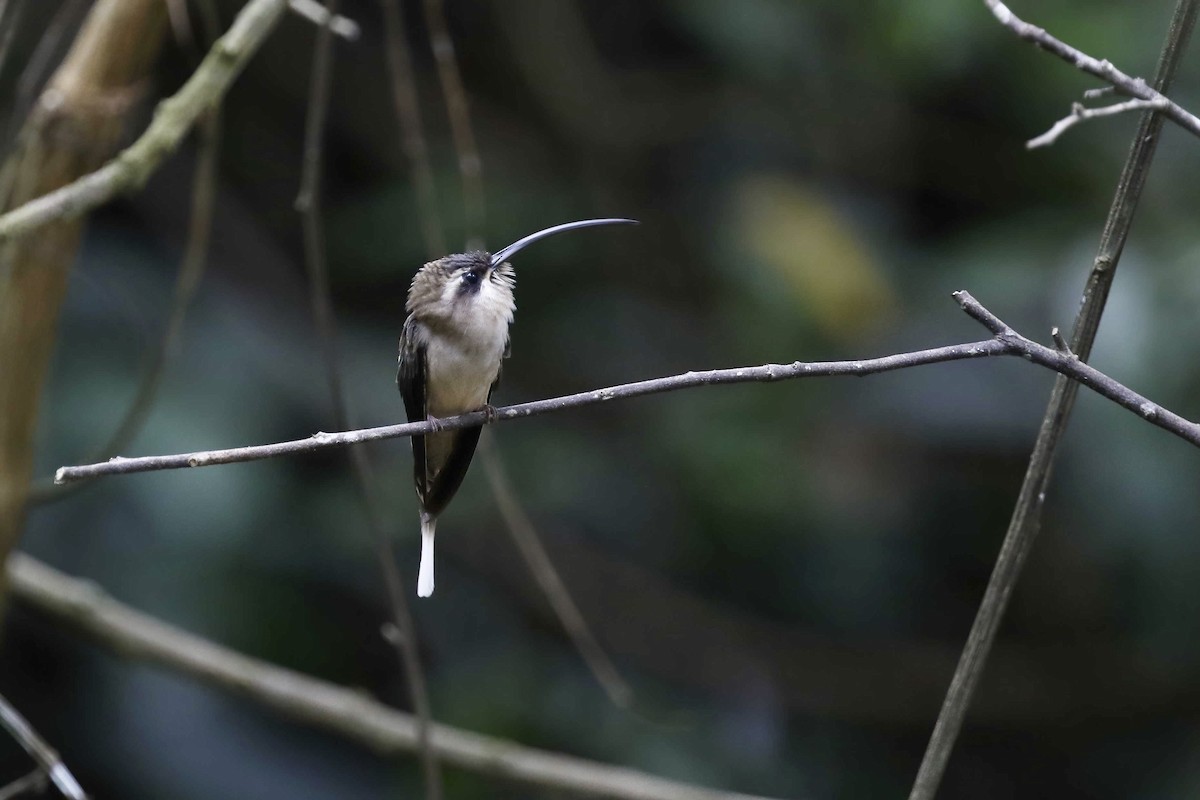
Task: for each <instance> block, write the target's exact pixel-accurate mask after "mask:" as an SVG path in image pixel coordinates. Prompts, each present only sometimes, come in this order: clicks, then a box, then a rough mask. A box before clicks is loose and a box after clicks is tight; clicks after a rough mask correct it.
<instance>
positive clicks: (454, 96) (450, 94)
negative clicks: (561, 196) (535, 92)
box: [425, 0, 484, 250]
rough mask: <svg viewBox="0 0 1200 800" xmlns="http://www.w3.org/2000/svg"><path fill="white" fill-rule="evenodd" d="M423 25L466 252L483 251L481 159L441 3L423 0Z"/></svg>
mask: <svg viewBox="0 0 1200 800" xmlns="http://www.w3.org/2000/svg"><path fill="white" fill-rule="evenodd" d="M425 26H426V27H427V28H428V29H429V46H430V47H431V48H433V58H434V61H436V62H437V70H438V81H439V82H440V83H441V86H442V96H443V97H445V100H446V113H447V115H448V116H449V118H450V133H451V135H452V136H453V137H454V151H455V153H457V155H458V171H459V174H460V175H461V176H462V187H463V206H464V208H465V210H466V219H465V220H464V224H465V225H466V232H467V235H466V239H467V242H466V249H467V250H481V249H483V246H484V244H483V227H484V210H483V160H482V159H481V158H480V157H479V147H478V146H477V145H476V144H475V133H474V131H472V130H471V112H470V109H469V108H468V107H467V91H466V89H464V88H463V82H462V76H461V75H460V74H459V70H458V59H457V57H456V55H455V52H454V39H453V38H451V36H450V27H449V25H447V24H446V7H445V4H444V2H443V0H425Z"/></svg>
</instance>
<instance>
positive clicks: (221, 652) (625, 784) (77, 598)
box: [8, 553, 767, 800]
mask: <svg viewBox="0 0 1200 800" xmlns="http://www.w3.org/2000/svg"><path fill="white" fill-rule="evenodd" d="M8 574H9V577H10V580H11V584H12V592H13V595H14V596H15V597H16V598H17V599H18V600H19V601H21V602H24V603H26V604H28V605H30V606H32V607H34V608H37V609H38V610H40V611H41V612H43V613H45V614H48V615H49V616H51V617H53V618H54V619H55V620H57V621H58V622H60V623H62V624H64V625H66V626H68V627H70V628H72V629H74V630H76V631H79V632H81V633H83V634H86V635H87V636H89V637H90V638H92V639H93V640H95V641H96V642H97V643H98V644H100V645H101V646H102V647H105V648H107V649H109V650H111V651H113V652H115V653H116V654H117V655H119V656H121V657H123V658H127V659H133V660H139V661H146V662H149V663H152V664H157V665H159V666H161V667H164V668H166V669H170V670H174V671H176V672H180V673H182V674H184V675H188V676H190V677H192V678H195V679H197V680H199V681H202V682H204V683H207V684H209V685H212V686H217V687H219V688H222V689H225V690H228V691H231V692H234V693H236V694H239V695H241V696H243V697H245V698H247V699H249V700H253V701H255V702H257V703H260V704H261V705H264V706H267V707H269V708H272V709H274V710H276V711H278V712H280V713H281V714H283V715H285V716H288V717H290V718H292V719H295V720H298V721H300V722H303V723H307V724H309V725H313V726H316V727H319V728H322V729H324V730H328V731H332V732H334V733H337V734H340V735H342V736H345V737H347V738H348V739H351V740H353V741H356V742H358V743H360V744H363V745H365V746H367V747H370V748H372V749H374V750H375V751H377V752H379V753H380V754H382V755H385V756H390V755H395V754H398V753H415V752H416V751H417V748H418V744H417V735H416V725H415V721H414V719H413V717H412V716H410V715H408V714H404V713H402V712H400V711H395V710H393V709H390V708H388V707H387V706H384V705H382V704H380V703H377V702H375V701H374V700H372V699H371V698H369V697H367V696H366V695H364V694H363V692H361V691H359V690H355V689H349V688H345V687H341V686H337V685H335V684H331V683H328V682H326V681H321V680H318V679H316V678H312V677H309V676H307V675H303V674H301V673H298V672H294V671H292V670H289V669H285V668H283V667H279V666H276V665H275V664H271V663H269V662H265V661H260V660H259V659H255V658H251V657H249V656H246V655H243V654H242V653H239V652H237V651H234V650H230V649H228V648H226V647H222V646H221V645H219V644H216V643H215V642H211V641H209V640H207V639H203V638H201V637H199V636H196V635H194V634H191V633H187V632H186V631H183V630H180V629H179V628H176V627H173V626H171V625H168V624H166V623H165V622H162V621H160V620H157V619H155V618H153V617H150V616H148V615H146V614H143V613H141V612H139V611H136V610H134V609H132V608H129V607H128V606H125V605H123V604H121V603H119V602H117V601H116V600H114V599H113V598H112V597H110V596H109V595H107V594H105V593H104V592H103V591H101V590H100V589H99V588H97V587H96V586H95V585H93V584H90V583H88V582H86V581H81V580H78V579H75V578H70V577H68V576H66V575H63V574H62V573H60V572H58V571H57V570H54V569H51V568H50V567H48V566H46V565H45V564H42V563H40V562H38V561H36V560H35V559H33V558H31V557H29V556H27V555H24V554H22V553H15V554H13V555H12V556H11V557H10V558H9V561H8ZM433 747H434V749H436V750H437V752H438V754H439V755H440V756H441V757H442V759H443V760H444V761H445V762H446V763H447V764H452V765H454V766H456V767H459V768H460V769H464V770H469V771H471V772H476V773H479V774H481V775H488V776H492V777H495V778H498V779H500V780H505V781H517V782H520V783H525V784H529V785H533V786H538V787H542V788H545V789H549V790H558V791H562V792H572V793H575V794H579V795H587V796H593V797H603V798H615V800H767V799H766V798H762V797H754V796H751V795H745V794H738V793H736V792H722V791H716V790H712V789H704V788H700V787H697V786H690V785H688V784H684V783H677V782H675V781H670V780H665V779H663V778H657V777H654V776H652V775H647V774H646V773H643V772H638V771H636V770H632V769H626V768H623V767H614V766H609V765H607V764H599V763H597V762H595V761H588V760H586V759H582V758H576V757H574V756H566V755H560V754H558V753H551V752H548V751H545V750H536V749H534V748H531V747H525V746H523V745H519V744H516V743H513V742H510V741H506V740H504V739H498V738H494V737H490V736H484V735H481V734H477V733H471V732H469V731H464V730H461V729H458V728H452V727H450V726H448V725H435V726H434V728H433Z"/></svg>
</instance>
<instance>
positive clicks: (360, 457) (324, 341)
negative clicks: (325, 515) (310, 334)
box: [296, 0, 442, 800]
mask: <svg viewBox="0 0 1200 800" xmlns="http://www.w3.org/2000/svg"><path fill="white" fill-rule="evenodd" d="M338 2H339V0H329V2H328V3H327V6H326V9H327V11H328V12H329V16H328V17H327V19H326V21H325V24H323V25H321V26H320V28H319V29H318V32H317V43H316V53H315V56H314V58H313V69H312V88H311V92H310V95H309V103H308V118H307V120H306V122H305V131H304V169H303V174H302V177H301V187H300V194H299V196H298V197H297V198H296V208H297V210H298V211H299V212H300V216H301V222H302V224H303V227H304V252H305V260H306V261H307V262H308V272H309V290H310V299H311V302H312V307H313V315H314V316H315V317H316V320H317V328H318V331H319V334H320V339H321V351H322V356H323V359H324V361H325V373H326V376H327V380H328V382H329V393H330V399H331V401H332V403H333V409H334V417H335V422H336V424H337V427H338V428H339V429H342V430H346V429H349V428H350V427H351V425H350V414H349V411H348V409H347V405H346V398H345V392H344V390H343V381H342V371H341V364H340V363H339V361H338V355H337V321H336V319H335V317H334V313H333V302H332V298H331V292H330V288H329V270H328V265H327V264H326V262H325V252H326V251H325V231H324V227H323V225H322V220H321V206H320V193H321V157H322V151H323V149H324V128H325V123H326V119H327V117H328V111H329V96H330V83H331V79H332V75H333V36H332V31H331V29H330V22H331V21H332V20H333V18H334V15H335V14H336V12H337V6H338ZM350 460H351V464H352V467H353V469H354V476H355V480H356V482H357V485H358V489H359V492H360V494H361V496H362V502H363V507H364V509H365V511H366V515H367V524H368V527H370V529H371V532H372V534H373V537H374V540H375V544H376V548H377V551H378V557H379V565H380V568H381V569H382V571H383V579H384V584H385V587H386V590H387V595H388V604H389V607H390V611H391V616H392V620H393V623H394V625H395V627H396V630H397V632H398V634H399V636H398V637H388V639H389V641H392V642H393V644H394V645H395V646H396V648H397V650H398V654H399V656H400V660H401V662H402V663H403V665H404V668H405V672H406V674H407V677H408V688H409V695H410V698H411V702H412V705H413V711H414V712H415V716H416V728H417V740H418V746H419V747H420V751H421V764H422V768H423V770H424V774H425V796H426V798H427V800H440V798H441V796H442V786H441V775H440V771H439V767H438V761H437V757H436V756H435V754H434V751H433V746H432V743H431V741H430V729H431V725H432V714H431V712H430V707H429V695H428V692H427V691H426V687H425V673H424V671H423V669H422V667H421V659H420V654H419V653H418V652H417V637H416V625H415V624H414V623H413V618H412V613H411V610H410V609H409V606H408V599H407V598H408V595H407V593H406V592H405V591H404V584H403V580H402V579H401V576H400V571H399V570H398V569H397V568H396V561H395V557H394V554H393V553H392V549H391V546H390V544H389V542H388V536H387V532H386V530H385V528H384V525H383V520H382V515H381V514H380V512H379V507H378V504H377V502H376V494H375V491H374V477H373V474H372V471H371V465H370V462H369V460H368V459H367V454H366V451H365V450H364V449H363V448H362V447H352V448H350ZM397 638H398V641H397Z"/></svg>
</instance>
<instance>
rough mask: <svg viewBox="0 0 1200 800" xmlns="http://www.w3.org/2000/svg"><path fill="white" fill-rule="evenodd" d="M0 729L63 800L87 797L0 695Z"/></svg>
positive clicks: (21, 717) (82, 799) (42, 741)
mask: <svg viewBox="0 0 1200 800" xmlns="http://www.w3.org/2000/svg"><path fill="white" fill-rule="evenodd" d="M0 725H2V726H3V727H4V730H6V731H8V733H9V735H11V736H12V737H13V738H14V739H16V740H17V743H18V744H20V745H21V747H22V748H24V750H25V752H26V753H28V754H29V757H30V758H32V759H33V760H34V761H36V762H37V763H38V766H40V767H41V768H42V771H43V772H45V773H46V775H48V776H49V777H50V780H51V782H53V783H54V785H55V787H57V789H58V790H59V791H60V792H62V793H63V796H65V797H69V798H71V800H86V798H87V794H86V793H85V792H84V791H83V788H82V787H81V786H80V785H79V782H78V781H77V780H75V776H74V775H72V774H71V771H70V770H69V769H67V765H66V764H64V763H63V761H62V758H60V757H59V755H58V753H56V752H55V751H54V748H53V747H51V746H50V745H49V744H48V743H47V742H46V740H45V739H43V738H42V737H41V736H40V735H38V732H37V731H35V730H34V729H33V726H32V725H30V724H29V722H28V721H26V719H25V718H24V717H23V716H21V712H19V711H17V710H16V709H15V708H13V706H12V704H11V703H9V702H8V700H6V699H5V698H4V696H3V695H0Z"/></svg>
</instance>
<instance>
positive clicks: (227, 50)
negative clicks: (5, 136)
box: [0, 0, 287, 242]
mask: <svg viewBox="0 0 1200 800" xmlns="http://www.w3.org/2000/svg"><path fill="white" fill-rule="evenodd" d="M286 10H287V5H286V0H250V2H248V3H247V4H246V5H245V6H244V7H243V8H242V10H241V11H240V12H239V13H238V16H237V19H235V20H234V22H233V25H232V26H230V28H229V30H228V31H227V32H226V33H225V35H224V36H222V37H221V38H220V39H218V40H217V42H216V44H214V45H213V47H212V49H210V50H209V52H208V55H206V56H205V57H204V61H202V62H201V64H200V66H199V67H198V68H197V69H196V71H195V72H194V73H192V76H191V77H190V78H188V80H187V82H186V83H185V84H184V85H183V87H182V88H181V89H180V90H179V91H178V92H176V93H175V94H174V95H172V96H171V97H169V98H167V99H166V100H164V101H162V102H161V103H159V105H158V109H157V110H156V111H155V114H154V119H153V121H152V122H151V123H150V125H149V127H148V128H146V130H145V132H144V133H143V134H142V135H141V136H139V137H138V139H137V141H135V142H134V143H133V144H131V145H130V146H129V147H127V148H126V149H125V150H123V151H121V153H119V154H118V155H117V157H116V158H114V159H113V160H112V161H109V162H108V163H107V164H105V165H104V166H103V167H101V168H100V169H98V170H96V171H95V172H91V173H89V174H87V175H84V176H83V177H81V178H79V179H78V180H75V181H73V182H71V183H69V184H67V185H66V186H64V187H62V188H61V189H57V190H55V191H53V192H50V193H49V194H45V195H42V196H41V197H39V198H37V199H35V200H31V201H29V202H28V203H25V204H24V205H22V206H19V207H18V208H15V209H13V210H12V211H9V212H8V213H6V214H4V215H3V216H0V242H5V241H8V240H10V239H12V238H14V237H16V236H21V235H23V234H27V233H29V232H30V231H33V230H35V229H37V228H38V227H40V226H42V225H45V224H46V223H48V222H52V221H55V220H63V219H71V218H74V217H76V216H79V215H80V214H83V213H84V212H86V211H89V210H90V209H92V208H95V207H96V206H98V205H101V204H102V203H105V202H107V201H109V200H111V199H113V198H114V197H117V196H118V195H121V194H124V193H125V192H130V191H134V190H136V189H139V188H140V187H141V186H142V185H143V184H144V183H145V182H146V180H147V179H149V177H150V175H151V174H153V172H154V170H155V169H157V168H158V165H159V164H160V163H161V162H162V160H163V159H164V158H166V156H167V155H168V154H170V153H172V152H174V151H175V149H176V148H177V147H178V146H179V143H180V142H181V141H183V137H184V136H186V135H187V132H188V131H189V130H191V128H192V126H193V125H194V124H195V123H196V121H197V120H198V119H199V118H200V117H201V115H203V114H204V112H206V111H208V110H209V109H210V108H212V107H213V106H214V105H215V104H216V103H217V102H218V101H219V100H220V99H221V98H222V97H223V96H224V94H225V92H226V91H227V90H228V89H229V87H230V85H231V84H232V83H233V81H234V79H235V78H236V77H237V76H238V74H239V73H240V72H241V70H242V68H243V67H244V66H245V65H246V62H248V61H249V60H250V57H251V56H253V55H254V53H256V52H257V51H258V48H259V47H260V46H261V45H262V43H263V41H264V40H265V39H266V37H267V35H268V34H269V33H270V32H271V31H272V30H274V29H275V26H276V24H277V23H278V22H279V19H280V17H281V16H282V15H283V12H284V11H286Z"/></svg>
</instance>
